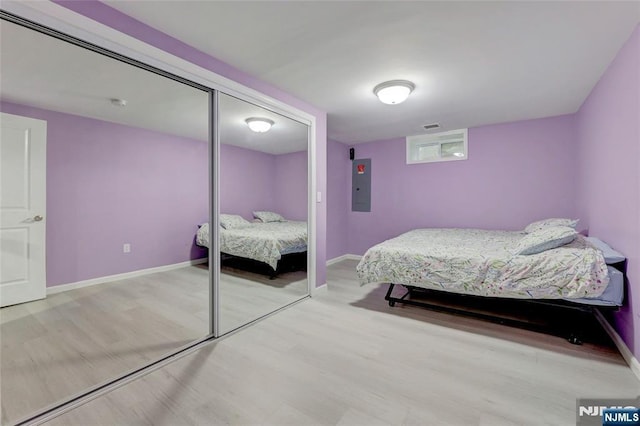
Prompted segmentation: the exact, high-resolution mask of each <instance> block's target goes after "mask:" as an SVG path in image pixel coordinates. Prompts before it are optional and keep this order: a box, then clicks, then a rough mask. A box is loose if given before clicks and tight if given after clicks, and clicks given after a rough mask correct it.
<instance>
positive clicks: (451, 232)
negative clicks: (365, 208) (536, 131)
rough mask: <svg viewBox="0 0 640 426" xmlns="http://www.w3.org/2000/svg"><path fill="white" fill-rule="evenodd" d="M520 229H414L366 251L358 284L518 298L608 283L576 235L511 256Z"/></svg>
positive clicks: (580, 292)
mask: <svg viewBox="0 0 640 426" xmlns="http://www.w3.org/2000/svg"><path fill="white" fill-rule="evenodd" d="M524 235H525V234H524V233H522V232H509V231H487V230H480V229H416V230H413V231H410V232H407V233H405V234H402V235H400V236H398V237H396V238H393V239H390V240H387V241H385V242H383V243H380V244H378V245H376V246H374V247H372V248H370V249H369V250H367V252H366V253H365V255H364V256H363V258H362V260H361V261H360V263H359V264H358V266H357V268H356V270H357V273H358V277H359V279H360V282H361V283H362V284H366V283H381V282H382V283H394V284H404V285H411V286H416V287H423V288H429V289H434V290H443V291H449V292H453V293H462V294H473V295H478V296H488V297H506V298H518V299H569V300H573V299H579V298H596V297H599V296H600V295H601V294H602V293H603V292H604V290H605V288H606V287H607V285H608V283H609V273H608V270H607V265H606V264H605V261H604V257H603V256H602V253H601V252H600V251H599V250H597V249H596V248H595V247H593V246H592V245H591V244H589V243H588V242H587V241H586V240H585V239H584V237H582V236H580V235H579V236H578V237H577V238H576V239H575V240H574V241H573V242H572V243H570V244H567V245H565V246H562V247H559V248H556V249H552V250H547V251H544V252H542V253H538V254H533V255H527V256H524V255H514V254H513V252H514V249H515V247H516V245H517V243H518V241H519V240H520V239H522V238H523V237H524Z"/></svg>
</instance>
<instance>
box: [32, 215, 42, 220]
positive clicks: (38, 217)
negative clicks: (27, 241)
mask: <svg viewBox="0 0 640 426" xmlns="http://www.w3.org/2000/svg"><path fill="white" fill-rule="evenodd" d="M33 220H34V221H36V222H40V221H41V220H42V216H40V215H36V216H34V217H33Z"/></svg>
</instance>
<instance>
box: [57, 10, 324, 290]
mask: <svg viewBox="0 0 640 426" xmlns="http://www.w3.org/2000/svg"><path fill="white" fill-rule="evenodd" d="M54 3H57V4H58V5H60V6H62V7H65V8H67V9H70V10H73V11H74V12H76V13H79V14H80V15H83V16H86V17H87V18H90V19H93V20H94V21H97V22H100V23H102V24H104V25H107V26H109V27H111V28H114V29H116V30H118V31H120V32H122V33H124V34H128V35H130V36H132V37H135V38H136V39H138V40H141V41H144V42H146V43H148V44H150V45H152V46H154V47H157V48H159V49H161V50H164V51H165V52H168V53H171V54H173V55H175V56H177V57H180V58H183V59H185V60H187V61H189V62H191V63H194V64H196V65H199V66H201V67H203V68H206V69H208V70H211V71H213V72H215V73H217V74H219V75H221V76H224V77H227V78H229V79H231V80H234V81H237V82H239V83H241V84H244V85H245V86H247V87H250V88H252V89H255V90H258V91H260V92H262V93H264V94H266V95H269V96H271V97H273V98H275V99H278V100H280V101H282V102H285V103H287V104H289V105H291V106H293V107H296V108H298V109H300V110H302V111H305V112H307V113H308V114H311V115H313V116H314V117H315V118H316V129H315V140H316V149H315V158H316V186H317V190H318V191H320V192H322V194H323V195H325V196H326V188H327V184H326V178H327V177H326V150H327V114H326V112H325V111H322V110H320V109H318V108H316V107H314V106H312V105H310V104H308V103H306V102H304V101H302V100H300V99H298V98H296V97H294V96H292V95H290V94H288V93H286V92H284V91H282V90H280V89H278V88H276V87H275V86H272V85H270V84H268V83H265V82H263V81H261V80H259V79H257V78H255V77H252V76H250V75H248V74H246V73H244V72H242V71H240V70H238V69H237V68H234V67H232V66H230V65H229V64H226V63H224V62H222V61H220V60H218V59H216V58H214V57H212V56H209V55H207V54H206V53H204V52H201V51H199V50H197V49H195V48H193V47H191V46H189V45H187V44H185V43H183V42H181V41H179V40H177V39H175V38H173V37H171V36H169V35H167V34H164V33H163V32H161V31H158V30H156V29H154V28H152V27H150V26H148V25H146V24H144V23H142V22H140V21H137V20H136V19H134V18H132V17H130V16H127V15H125V14H124V13H122V12H119V11H118V10H116V9H113V8H112V7H109V6H108V5H106V4H104V3H101V2H99V1H89V0H87V1H81V2H79V1H68V0H54ZM323 198H326V197H323ZM326 226H327V210H326V203H325V201H322V202H320V203H317V204H316V263H317V265H316V285H317V286H320V285H322V284H324V283H325V282H326V266H325V263H326Z"/></svg>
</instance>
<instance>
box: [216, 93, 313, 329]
mask: <svg viewBox="0 0 640 426" xmlns="http://www.w3.org/2000/svg"><path fill="white" fill-rule="evenodd" d="M218 116H219V127H218V130H219V141H220V146H219V210H220V226H219V248H220V252H219V253H218V254H217V255H219V256H220V262H221V267H220V277H219V287H218V297H219V303H218V305H219V312H218V318H219V326H218V331H219V334H224V333H227V332H229V331H231V330H234V329H236V328H238V327H240V326H242V325H244V324H247V323H249V322H251V321H253V320H256V319H258V318H260V317H263V316H265V315H267V314H269V313H271V312H273V311H276V310H278V309H280V308H282V307H284V306H286V305H288V304H290V303H293V302H295V301H297V300H300V299H301V298H303V297H306V296H307V295H308V294H309V287H308V280H307V241H308V227H307V223H308V211H307V210H308V192H307V175H308V164H307V163H308V139H309V138H308V134H309V129H308V126H307V125H305V124H302V123H300V122H298V121H295V120H292V119H290V118H287V117H284V116H282V115H279V114H276V113H274V112H272V111H269V110H267V109H265V108H262V107H259V106H256V105H253V104H251V103H248V102H245V101H243V100H240V99H237V98H234V97H232V96H229V95H226V94H224V93H220V94H219V101H218Z"/></svg>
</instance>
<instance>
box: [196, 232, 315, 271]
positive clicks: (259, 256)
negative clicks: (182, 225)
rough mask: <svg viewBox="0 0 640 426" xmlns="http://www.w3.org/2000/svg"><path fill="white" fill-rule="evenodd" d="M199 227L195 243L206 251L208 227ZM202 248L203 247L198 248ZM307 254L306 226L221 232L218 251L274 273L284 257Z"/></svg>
mask: <svg viewBox="0 0 640 426" xmlns="http://www.w3.org/2000/svg"><path fill="white" fill-rule="evenodd" d="M205 225H206V229H205V226H204V225H203V226H201V227H200V229H199V230H198V234H197V237H196V241H197V242H198V244H200V242H202V243H205V242H206V247H209V225H208V224H205ZM201 245H205V244H201ZM306 250H307V223H306V222H293V221H288V222H268V223H251V225H250V226H247V227H246V228H238V229H220V251H221V252H222V253H227V254H232V255H234V256H240V257H244V258H248V259H253V260H257V261H260V262H264V263H267V264H269V266H271V267H272V268H273V269H274V270H275V269H276V268H277V267H278V261H279V260H280V258H281V257H282V255H284V254H289V253H300V252H304V251H306Z"/></svg>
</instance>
